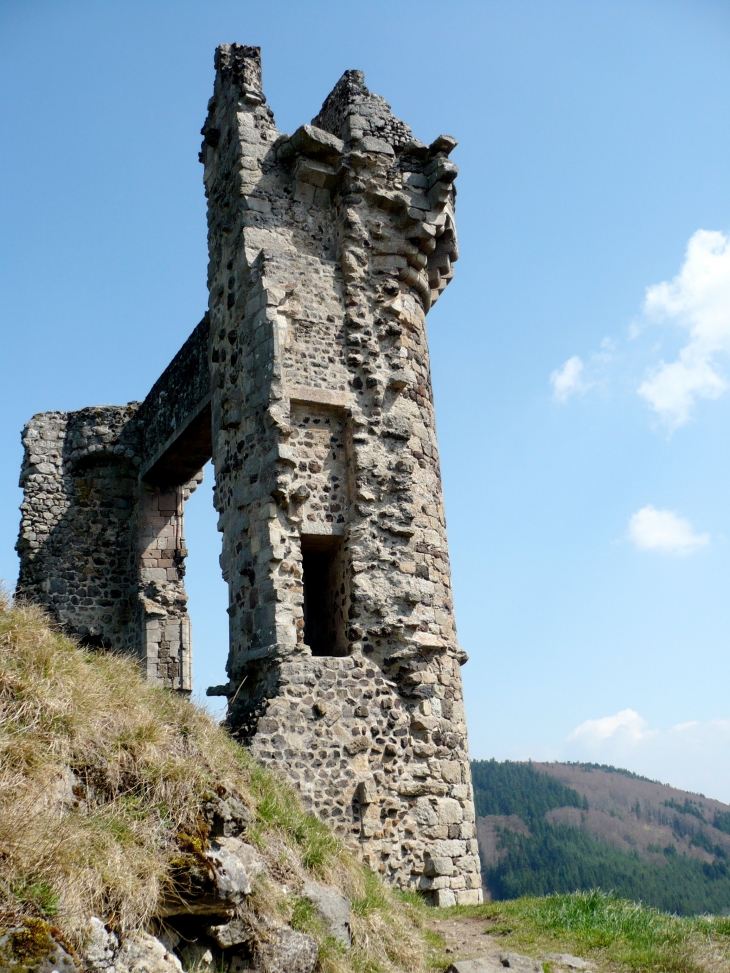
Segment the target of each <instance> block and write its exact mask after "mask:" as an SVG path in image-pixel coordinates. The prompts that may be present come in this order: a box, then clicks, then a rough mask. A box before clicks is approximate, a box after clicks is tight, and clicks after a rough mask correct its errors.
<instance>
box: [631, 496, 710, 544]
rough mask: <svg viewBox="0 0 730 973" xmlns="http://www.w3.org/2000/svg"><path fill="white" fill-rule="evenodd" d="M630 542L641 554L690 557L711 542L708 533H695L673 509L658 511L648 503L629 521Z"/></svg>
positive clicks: (687, 522) (686, 521)
mask: <svg viewBox="0 0 730 973" xmlns="http://www.w3.org/2000/svg"><path fill="white" fill-rule="evenodd" d="M629 539H630V540H631V541H632V542H633V543H634V544H635V545H636V547H637V548H638V549H639V550H640V551H662V552H664V553H665V554H690V553H691V552H692V551H694V550H696V549H697V548H698V547H704V546H705V544H707V543H709V540H710V535H709V534H696V533H695V532H694V530H693V529H692V525H691V524H690V522H689V521H688V520H685V519H684V518H683V517H680V516H679V515H678V514H676V513H674V511H673V510H657V508H656V507H653V506H652V505H651V504H649V505H648V506H646V507H642V508H641V510H637V512H636V513H635V514H634V515H633V517H632V518H631V520H630V521H629Z"/></svg>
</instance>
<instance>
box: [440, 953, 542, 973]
mask: <svg viewBox="0 0 730 973" xmlns="http://www.w3.org/2000/svg"><path fill="white" fill-rule="evenodd" d="M505 969H508V970H515V971H517V973H542V963H540V962H538V960H534V959H532V957H531V956H523V955H522V954H521V953H511V952H506V953H497V954H491V955H489V956H480V957H477V958H476V959H469V960H457V962H456V963H452V964H451V966H450V967H449V968H448V970H447V971H446V973H504V970H505Z"/></svg>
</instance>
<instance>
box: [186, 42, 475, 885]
mask: <svg viewBox="0 0 730 973" xmlns="http://www.w3.org/2000/svg"><path fill="white" fill-rule="evenodd" d="M203 135H204V139H205V141H204V143H203V148H202V152H201V161H203V163H204V165H205V187H206V193H207V196H208V223H209V252H210V262H209V275H210V276H209V287H210V305H209V314H210V323H211V355H212V382H211V385H212V427H213V428H212V442H213V461H214V464H215V470H216V506H217V509H218V510H219V513H220V522H219V523H220V527H221V529H222V531H223V555H222V566H223V571H224V575H225V577H226V578H227V580H228V584H229V590H230V607H229V614H230V624H231V651H230V658H229V663H228V675H229V682H228V683H227V684H226V685H224V686H220V687H215V688H214V690H213V692H217V693H220V694H225V695H227V696H228V697H229V703H230V711H229V718H228V719H229V723H230V725H231V727H232V728H233V730H234V732H235V733H236V734H237V735H238V736H239V737H240V738H241V739H242V740H244V741H245V742H246V743H247V744H248V745H249V746H250V747H251V748H252V750H253V751H254V752H255V753H256V754H257V755H258V756H259V757H261V758H262V759H263V760H265V761H267V762H270V763H273V764H275V765H276V766H277V767H278V768H279V770H280V772H281V773H283V774H284V775H285V776H286V777H288V778H289V779H290V780H292V781H293V782H294V783H295V784H296V785H297V787H298V788H299V789H300V791H301V792H302V794H303V796H304V798H305V800H306V801H308V802H309V804H310V806H311V807H312V808H313V809H314V810H316V811H317V813H318V814H319V815H320V816H321V817H323V818H325V819H327V820H328V821H329V822H330V823H331V824H332V825H333V826H334V827H335V829H336V830H338V831H339V832H340V833H341V834H343V835H344V836H345V837H346V838H347V839H348V840H350V841H352V842H353V843H355V844H356V845H359V847H360V849H361V851H362V854H363V855H364V857H365V859H366V860H367V861H368V862H369V863H370V864H371V865H372V867H373V868H375V869H376V870H378V871H381V872H383V873H384V874H385V875H386V876H387V877H388V878H389V880H391V881H393V882H395V883H397V884H399V885H401V886H403V887H414V886H415V887H418V888H420V889H424V890H428V891H429V892H431V894H432V897H433V899H434V901H435V902H438V903H439V904H448V903H453V902H456V901H458V902H462V903H468V902H477V901H479V900H480V897H481V892H480V884H481V883H480V877H479V861H478V852H477V844H476V838H475V830H474V806H473V800H472V791H471V782H470V772H469V762H468V751H467V742H466V725H465V720H464V708H463V697H462V687H461V675H460V665H461V664H462V663H463V662H464V661H465V658H466V657H465V654H464V653H463V651H462V650H461V649H459V647H458V644H457V641H456V632H455V626H454V615H453V604H452V595H451V581H450V571H449V561H448V552H447V543H446V526H445V519H444V512H443V503H442V491H441V480H440V473H439V463H438V451H437V445H436V433H435V423H434V410H433V399H432V393H431V380H430V371H429V358H428V347H427V341H426V328H425V314H426V312H427V311H428V309H429V308H430V306H431V305H432V304H433V302H434V301H435V300H436V299H437V298H438V297H439V295H440V293H441V292H442V291H443V289H444V287H445V286H446V284H447V283H448V281H449V280H450V279H451V277H452V275H453V263H454V261H455V260H456V258H457V256H458V252H457V247H456V236H455V229H454V221H453V207H454V197H455V190H454V187H453V180H454V177H455V175H456V167H455V166H454V165H453V164H452V163H451V162H450V161H449V159H448V154H449V152H450V151H451V150H452V149H453V147H454V145H455V142H454V140H453V139H451V138H449V137H446V136H442V137H440V138H438V139H436V141H435V142H433V143H432V144H431V145H430V146H427V145H424V144H422V143H420V142H418V141H416V140H415V139H413V138H412V136H411V133H410V130H409V129H408V127H407V126H406V125H405V124H404V123H403V122H401V121H400V120H398V119H396V118H395V117H394V116H393V115H392V114H391V112H390V109H389V107H388V105H387V104H386V103H385V101H384V100H383V99H382V98H380V97H378V96H376V95H373V94H371V93H370V92H369V91H368V89H367V88H366V87H365V84H364V79H363V76H362V74H361V73H360V72H357V71H348V72H347V73H346V74H345V75H344V76H343V78H342V79H341V81H340V82H339V83H338V85H337V86H336V87H335V89H334V91H333V92H332V94H331V95H330V96H329V97H328V99H327V100H326V102H325V104H324V106H323V108H322V111H321V113H320V114H319V115H318V116H317V117H316V118H315V119H314V121H313V122H312V124H311V125H303V126H302V127H301V128H300V129H298V130H297V131H296V132H295V133H294V135H292V136H286V135H282V134H281V133H279V131H278V130H277V129H276V127H275V124H274V118H273V115H272V113H271V111H270V109H269V108H268V107H267V105H266V101H265V98H264V95H263V93H262V89H261V70H260V60H259V52H258V49H256V48H246V47H239V46H237V45H232V46H227V45H224V46H223V47H221V48H219V50H218V52H217V55H216V82H215V91H214V95H213V98H212V99H211V103H210V105H209V113H208V118H207V120H206V123H205V126H204V128H203Z"/></svg>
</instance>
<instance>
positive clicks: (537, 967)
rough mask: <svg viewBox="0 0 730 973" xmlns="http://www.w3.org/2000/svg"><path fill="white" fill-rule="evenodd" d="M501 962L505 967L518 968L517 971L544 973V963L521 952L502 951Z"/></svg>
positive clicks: (522, 972) (521, 972) (520, 972)
mask: <svg viewBox="0 0 730 973" xmlns="http://www.w3.org/2000/svg"><path fill="white" fill-rule="evenodd" d="M499 962H500V963H501V964H502V966H503V967H506V968H507V969H509V970H516V971H517V973H542V963H541V962H540V961H539V960H536V959H533V958H532V957H531V956H523V955H522V954H521V953H500V954H499Z"/></svg>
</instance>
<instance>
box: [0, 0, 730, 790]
mask: <svg viewBox="0 0 730 973" xmlns="http://www.w3.org/2000/svg"><path fill="white" fill-rule="evenodd" d="M223 41H238V42H240V43H253V44H260V45H261V47H262V50H263V65H264V87H265V90H266V93H267V97H268V100H269V104H270V105H271V106H272V108H273V110H274V112H275V115H276V120H277V124H278V127H279V128H280V129H281V130H282V131H286V132H291V131H293V130H294V129H295V128H296V127H297V126H298V125H300V124H301V123H302V122H305V121H309V120H310V119H311V118H312V117H313V116H314V115H315V114H316V112H317V110H318V109H319V106H320V104H321V102H322V100H323V99H324V97H325V96H326V94H327V93H328V92H329V91H330V89H331V88H332V86H333V85H334V84H335V82H336V81H337V79H338V78H339V76H340V75H341V73H342V72H343V71H344V70H345V69H347V68H359V69H362V70H364V71H365V75H366V80H367V83H368V84H369V86H370V87H371V89H372V90H374V91H376V92H378V93H379V94H382V95H384V96H385V97H386V99H387V100H388V101H389V102H390V103H391V105H392V106H393V110H394V111H395V113H396V114H397V115H399V116H400V117H401V118H403V119H404V120H405V121H406V122H408V123H409V124H410V125H411V126H412V128H413V130H414V133H415V135H416V136H417V137H419V138H421V139H422V140H423V141H426V142H428V141H430V140H432V139H433V138H434V137H435V136H436V135H438V134H439V133H441V132H446V133H449V134H453V135H455V136H456V137H457V138H458V139H459V143H460V144H459V147H458V149H457V150H456V152H455V153H454V156H453V158H454V160H455V161H456V162H457V163H458V164H459V166H460V170H461V174H460V176H459V181H458V190H459V197H458V204H457V205H458V208H457V217H458V230H459V238H460V249H461V259H460V260H459V263H458V265H457V267H456V277H455V280H454V282H453V283H452V285H451V287H449V290H448V292H447V293H446V295H445V296H444V298H443V299H442V300H441V301H440V302H439V303H438V305H437V307H436V308H435V309H434V311H433V313H432V314H431V315H429V319H428V327H429V340H430V346H431V354H432V366H433V379H434V387H435V395H436V406H437V419H438V432H439V444H440V450H441V458H442V468H443V477H444V490H445V497H446V508H447V520H448V528H449V539H450V549H451V557H452V570H453V576H454V584H455V602H456V611H457V623H458V628H459V635H460V642H461V644H462V646H463V647H464V648H465V649H466V650H467V652H468V653H469V655H470V657H471V660H470V662H469V663H468V665H467V666H466V667H465V669H464V670H463V675H464V680H465V692H466V701H467V712H468V717H469V729H470V742H471V750H472V755H473V756H474V757H491V756H495V757H498V758H505V757H512V758H525V757H534V758H542V759H546V758H547V759H551V758H555V759H558V758H571V759H589V760H599V761H605V762H613V763H619V764H622V765H624V766H628V767H630V768H631V769H633V770H637V771H640V772H642V773H646V774H649V775H650V776H652V777H657V778H659V779H662V780H666V781H670V782H672V783H674V784H676V785H678V786H684V787H687V788H691V789H695V790H700V791H703V792H704V793H706V794H707V795H708V796H715V797H719V798H724V799H725V800H727V801H730V772H729V771H728V769H727V768H728V767H729V766H730V697H729V695H728V684H729V677H730V598H729V597H728V592H729V591H730V490H729V489H728V484H730V436H728V432H729V431H730V393H729V392H728V391H727V387H728V383H730V361H729V360H728V354H729V352H730V243H729V242H728V234H729V233H730V126H728V124H727V122H728V107H729V104H730V6H728V4H727V3H726V2H712V0H682V2H673V0H662V2H649V0H632V2H622V0H611V2H599V0H581V2H579V0H549V2H548V0H499V2H489V0H480V2H469V0H452V2H451V3H449V4H443V3H435V2H430V0H420V2H412V0H396V2H389V3H384V2H380V0H372V2H367V3H357V4H355V3H351V2H347V0H339V2H331V0H308V2H306V3H304V2H302V3H299V2H296V0H290V2H275V0H274V2H267V3H266V4H261V3H259V4H252V3H245V2H241V0H238V2H226V0H207V2H187V0H175V2H165V0H144V2H135V0H124V2H120V0H114V2H112V0H107V2H105V0H94V2H84V0H73V2H72V0H53V2H43V0H0V90H2V92H3V95H2V101H1V102H0V112H2V119H1V124H0V140H2V143H3V145H2V151H1V152H0V169H2V179H1V181H0V186H2V188H1V189H0V248H1V251H0V252H2V255H3V259H2V261H0V290H1V298H2V303H1V304H0V307H1V308H2V312H1V314H2V345H1V346H0V347H1V348H2V354H1V355H0V390H1V394H2V409H1V410H0V577H4V578H5V579H6V581H7V582H8V583H9V584H11V585H12V583H14V581H15V578H16V575H17V562H16V558H15V555H14V552H13V544H14V542H15V537H16V534H17V527H18V518H19V515H18V510H17V507H18V504H19V502H20V493H19V490H18V489H17V473H18V468H19V465H20V459H21V450H20V439H19V432H20V429H21V427H22V425H23V423H24V422H25V421H27V419H28V418H29V417H30V416H31V415H32V414H33V413H35V412H39V411H43V410H47V409H75V408H80V407H83V406H86V405H93V404H98V403H124V402H127V401H129V400H131V399H141V398H143V397H144V395H145V394H146V392H147V391H148V389H149V388H150V386H151V384H152V382H153V381H154V379H155V378H156V377H157V376H158V374H159V373H160V372H161V371H162V369H163V368H164V366H165V365H166V364H167V362H168V361H169V359H170V358H171V357H172V355H173V354H174V353H175V351H176V350H177V348H178V347H179V346H180V345H181V344H182V342H183V341H184V339H185V338H186V337H187V335H188V333H189V332H190V331H191V330H192V328H193V326H194V325H195V324H196V323H197V321H198V320H199V319H200V316H201V314H202V312H203V311H204V309H205V306H206V301H207V296H206V291H205V272H206V259H207V256H206V238H205V200H204V196H203V187H202V171H201V167H200V166H199V163H198V161H197V152H198V148H199V143H200V135H199V130H200V127H201V125H202V122H203V120H204V117H205V111H206V104H207V100H208V98H209V96H210V94H211V91H212V83H213V67H212V65H213V51H214V48H215V45H216V44H218V43H221V42H223ZM699 231H705V232H704V233H700V232H699ZM688 248H689V249H688ZM662 284H665V285H666V286H664V287H662V286H659V285H662ZM210 483H211V476H210V475H209V476H208V478H207V485H205V486H204V487H202V488H201V489H200V490H199V491H198V493H197V494H196V495H195V496H194V497H193V498H192V500H191V501H190V504H189V511H188V524H187V535H188V545H189V547H190V549H191V557H190V561H189V573H188V579H189V585H188V587H189V592H190V595H191V614H192V617H193V624H194V643H195V651H196V654H197V661H196V679H197V685H198V687H199V688H204V687H205V686H206V685H208V684H210V683H215V682H220V681H221V680H222V676H223V665H224V660H225V654H226V648H227V647H226V640H227V635H226V628H225V622H226V616H225V604H226V599H225V591H224V589H223V585H222V582H221V580H220V578H219V572H218V567H217V556H218V552H219V535H218V534H217V533H216V530H215V514H214V512H213V510H212V506H211V501H210Z"/></svg>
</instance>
